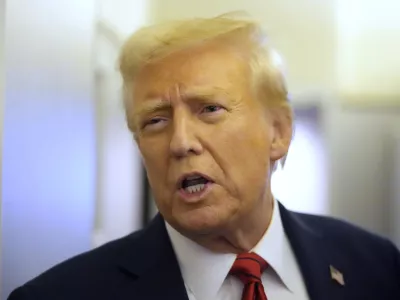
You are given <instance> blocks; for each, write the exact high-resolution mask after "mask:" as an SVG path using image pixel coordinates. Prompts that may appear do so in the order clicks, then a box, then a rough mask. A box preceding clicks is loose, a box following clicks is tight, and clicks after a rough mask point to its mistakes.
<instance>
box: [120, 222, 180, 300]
mask: <svg viewBox="0 0 400 300" xmlns="http://www.w3.org/2000/svg"><path fill="white" fill-rule="evenodd" d="M139 234H141V237H140V238H139V239H138V241H137V243H135V244H136V246H135V249H131V250H132V251H131V252H130V253H126V255H125V256H123V257H121V260H120V261H121V263H120V268H121V271H122V272H124V273H127V275H129V276H131V277H132V278H133V279H134V281H130V283H129V285H126V286H125V288H126V289H127V290H126V291H125V292H124V293H122V294H125V295H130V297H129V298H126V299H138V300H140V299H174V300H175V299H176V300H188V296H187V293H186V288H185V285H184V281H183V278H182V275H181V271H180V268H179V264H178V261H177V259H176V256H175V253H174V251H173V248H172V245H171V242H170V239H169V236H168V233H167V231H166V228H165V224H164V220H163V218H162V217H161V216H160V215H157V216H156V217H155V218H154V220H153V221H152V223H151V224H150V225H149V227H147V228H146V229H145V230H144V231H142V232H141V233H139ZM133 250H134V251H133ZM123 299H125V298H123Z"/></svg>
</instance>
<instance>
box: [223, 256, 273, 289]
mask: <svg viewBox="0 0 400 300" xmlns="http://www.w3.org/2000/svg"><path fill="white" fill-rule="evenodd" d="M267 267H268V264H267V262H266V261H265V260H264V259H263V258H261V257H260V256H259V255H257V254H255V253H243V254H239V255H238V256H237V257H236V260H235V262H234V264H233V266H232V268H231V270H230V272H229V274H230V275H233V276H236V277H237V278H239V279H240V280H241V281H242V282H243V283H244V284H248V283H251V282H258V283H261V274H262V273H263V272H264V271H265V269H266V268H267Z"/></svg>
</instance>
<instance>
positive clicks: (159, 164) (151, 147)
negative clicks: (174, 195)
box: [138, 141, 168, 189]
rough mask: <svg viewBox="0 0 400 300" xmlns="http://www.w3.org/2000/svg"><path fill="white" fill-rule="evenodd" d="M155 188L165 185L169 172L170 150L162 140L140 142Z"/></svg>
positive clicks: (148, 173) (140, 148)
mask: <svg viewBox="0 0 400 300" xmlns="http://www.w3.org/2000/svg"><path fill="white" fill-rule="evenodd" d="M138 146H139V150H140V152H141V155H142V157H143V162H144V165H145V167H146V171H147V176H148V177H149V181H150V183H151V186H152V188H153V189H156V188H157V187H158V186H160V185H163V184H164V182H163V180H164V179H165V177H166V174H167V171H168V170H167V168H168V164H167V162H168V151H166V150H165V149H166V148H165V147H163V146H162V142H157V141H145V142H141V143H140V144H138Z"/></svg>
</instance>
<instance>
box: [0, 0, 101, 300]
mask: <svg viewBox="0 0 400 300" xmlns="http://www.w3.org/2000/svg"><path fill="white" fill-rule="evenodd" d="M94 9H95V8H94V1H92V0H85V1H82V0H71V1H68V3H67V2H63V3H60V2H59V1H52V0H36V1H29V0H12V1H8V2H7V10H6V36H5V40H6V43H5V55H6V58H7V59H6V62H5V67H4V68H5V72H6V78H5V80H6V85H5V104H4V106H5V107H4V135H3V137H4V141H3V166H2V167H3V178H2V180H3V182H2V183H3V191H2V195H3V199H2V200H3V234H2V241H1V247H2V257H1V259H2V269H1V275H0V278H1V284H2V286H3V291H2V294H1V299H6V295H7V294H9V293H10V292H11V290H12V289H13V288H15V287H16V286H17V285H20V284H23V283H24V282H25V281H27V280H28V279H30V278H32V277H34V276H36V275H38V274H39V273H40V272H42V271H44V270H45V269H48V268H49V267H51V266H52V265H54V264H56V263H58V262H60V261H62V260H65V259H66V258H69V257H71V256H73V255H75V254H77V253H80V252H83V251H86V250H88V249H90V247H91V245H90V240H91V233H92V226H93V208H94V200H95V199H94V198H95V172H96V169H95V167H96V165H95V162H96V161H95V157H96V149H95V146H96V144H95V142H96V141H95V120H94V118H95V111H94V101H93V72H92V71H93V70H92V68H93V61H92V55H93V38H94V28H93V26H94Z"/></svg>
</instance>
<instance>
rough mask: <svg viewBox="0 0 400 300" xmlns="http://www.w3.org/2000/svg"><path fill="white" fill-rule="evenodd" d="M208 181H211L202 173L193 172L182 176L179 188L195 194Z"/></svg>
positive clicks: (200, 190)
mask: <svg viewBox="0 0 400 300" xmlns="http://www.w3.org/2000/svg"><path fill="white" fill-rule="evenodd" d="M209 183H211V180H210V179H208V178H206V177H205V176H203V175H200V174H195V175H190V176H187V177H185V178H183V180H182V181H181V185H180V188H181V190H182V191H184V192H185V193H187V194H197V193H201V192H203V191H204V190H205V189H206V187H207V184H209Z"/></svg>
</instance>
